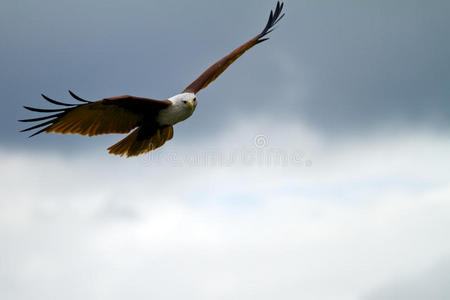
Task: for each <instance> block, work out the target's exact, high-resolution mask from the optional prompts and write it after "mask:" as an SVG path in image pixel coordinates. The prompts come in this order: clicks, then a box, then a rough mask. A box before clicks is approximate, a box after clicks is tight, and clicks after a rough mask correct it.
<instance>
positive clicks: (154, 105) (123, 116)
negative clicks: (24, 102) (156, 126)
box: [19, 91, 171, 136]
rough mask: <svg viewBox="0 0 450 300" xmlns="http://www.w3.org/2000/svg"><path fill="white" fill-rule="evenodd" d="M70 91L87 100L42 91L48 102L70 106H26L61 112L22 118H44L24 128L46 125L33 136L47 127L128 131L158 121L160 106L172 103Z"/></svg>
mask: <svg viewBox="0 0 450 300" xmlns="http://www.w3.org/2000/svg"><path fill="white" fill-rule="evenodd" d="M69 93H70V95H71V96H72V97H73V98H75V99H76V100H78V101H81V102H83V103H82V104H66V103H63V102H59V101H56V100H53V99H50V98H49V97H47V96H45V95H42V97H43V98H44V99H45V100H47V101H48V102H50V103H53V104H56V105H60V106H67V108H61V109H40V108H34V107H28V106H26V107H25V108H26V109H28V110H30V111H34V112H40V113H53V112H57V113H56V114H52V115H48V116H43V117H39V118H32V119H24V120H19V121H21V122H37V121H44V122H42V123H40V124H37V125H34V126H31V127H29V128H26V129H24V130H22V132H25V131H29V130H33V129H36V128H40V127H43V126H46V127H45V128H43V129H40V130H39V131H37V132H35V133H34V134H32V135H31V136H34V135H36V134H39V133H41V132H44V131H45V132H55V133H62V134H66V133H72V134H81V135H88V136H93V135H99V134H106V133H127V132H129V131H130V130H132V129H134V128H136V127H137V126H139V125H140V124H143V123H144V122H154V118H155V117H156V115H157V114H158V112H159V110H161V109H163V108H166V107H167V106H169V105H171V102H170V101H169V100H154V99H149V98H141V97H134V96H129V95H124V96H119V97H113V98H105V99H102V100H98V101H95V102H91V101H88V100H85V99H82V98H80V97H78V96H77V95H75V94H74V93H72V92H70V91H69ZM48 119H51V120H48ZM45 120H47V121H45Z"/></svg>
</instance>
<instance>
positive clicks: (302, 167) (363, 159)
mask: <svg viewBox="0 0 450 300" xmlns="http://www.w3.org/2000/svg"><path fill="white" fill-rule="evenodd" d="M257 136H264V137H265V138H266V140H265V141H264V143H263V144H261V143H258V144H255V137H257ZM161 150H162V151H160V152H159V153H160V155H159V156H156V157H153V156H144V157H140V158H136V159H119V158H116V157H112V156H108V155H107V154H106V153H105V152H104V150H101V151H100V150H94V151H90V150H88V149H86V150H83V151H81V152H80V153H78V154H76V155H74V154H73V153H72V154H70V155H63V154H61V153H59V152H58V151H57V150H54V151H53V152H47V151H46V152H41V151H37V152H32V151H24V150H16V151H11V150H10V149H5V148H2V149H1V150H0V165H2V172H1V173H0V174H1V175H0V176H1V178H0V182H1V184H0V185H1V186H0V189H1V190H2V197H1V200H0V240H1V242H0V243H1V244H0V249H1V250H0V251H1V253H0V254H1V255H0V257H1V265H2V267H1V268H0V278H2V279H4V280H1V281H0V282H1V288H0V296H1V298H5V299H14V300H15V299H29V298H33V299H48V298H64V299H80V298H83V299H98V298H109V299H123V298H125V297H127V298H130V297H131V298H134V299H148V298H156V299H179V298H181V297H182V298H183V299H211V298H220V297H223V298H233V299H248V298H260V299H273V298H304V299H321V300H322V299H324V300H328V299H333V300H335V299H361V297H365V296H366V295H368V293H369V292H371V291H373V290H374V289H375V288H377V287H379V286H382V285H383V284H385V283H386V282H389V281H390V280H393V279H395V278H402V277H404V276H406V274H410V273H418V272H420V271H421V270H423V269H424V268H426V267H428V266H429V265H430V263H431V262H434V261H436V260H438V259H440V258H442V257H446V256H448V255H449V254H450V242H448V239H447V238H446V237H447V236H448V228H449V226H450V223H449V219H448V215H449V213H450V205H449V202H448V197H449V196H450V186H449V185H448V178H449V175H450V174H449V171H448V170H450V168H449V167H448V166H449V165H450V161H449V158H448V153H449V150H450V144H449V143H448V139H446V138H445V137H443V136H440V135H435V134H430V133H429V132H416V133H407V134H406V133H401V134H395V133H391V134H389V133H382V134H381V133H380V134H379V135H378V136H370V137H366V138H365V139H361V140H354V139H353V140H352V139H348V140H339V141H334V142H333V141H330V140H328V139H326V138H324V136H322V135H320V133H317V132H314V131H312V130H311V129H309V128H308V127H304V126H300V125H298V124H297V123H289V122H280V123H278V124H277V125H276V126H274V125H273V123H268V122H266V121H265V120H264V119H263V118H262V119H259V120H258V119H255V120H251V122H240V123H236V124H235V126H234V128H232V130H230V131H229V133H228V134H221V135H217V136H216V137H214V138H213V139H211V140H209V141H208V142H206V141H205V140H203V139H201V140H198V141H197V142H195V143H187V142H183V141H172V142H171V143H169V144H168V145H167V147H164V148H163V149H161ZM274 150H282V151H281V152H280V151H274ZM296 151H300V152H301V154H302V156H300V157H301V160H287V161H286V162H285V163H284V164H275V163H273V161H270V164H268V162H267V160H262V161H258V160H257V159H252V160H246V159H243V158H242V156H236V158H235V160H232V161H231V162H230V160H227V164H221V163H219V161H217V160H214V159H215V158H217V155H218V154H222V155H224V156H226V157H230V156H229V155H230V153H233V152H235V153H239V154H242V153H244V154H245V153H253V154H254V156H253V157H256V156H257V155H260V157H261V155H262V157H263V158H264V157H267V156H264V155H268V154H269V153H282V154H285V153H288V154H290V153H296ZM211 153H212V154H215V156H214V155H213V156H212V157H215V158H211ZM243 157H245V155H244V156H243ZM193 158H195V159H193ZM306 161H310V164H309V165H306V164H304V162H306ZM299 162H300V163H299ZM425 284H426V283H425ZM442 293H447V292H446V291H445V290H444V291H442ZM398 299H400V298H398Z"/></svg>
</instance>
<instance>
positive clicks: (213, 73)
mask: <svg viewBox="0 0 450 300" xmlns="http://www.w3.org/2000/svg"><path fill="white" fill-rule="evenodd" d="M283 5H284V4H283V3H280V2H279V1H278V2H277V6H276V8H275V11H270V15H269V20H268V21H267V24H266V27H264V29H263V31H262V32H261V33H260V34H258V35H257V36H255V37H254V38H252V39H250V40H249V41H247V42H245V43H244V44H242V45H241V46H239V47H237V48H236V49H235V50H233V51H232V52H231V53H230V54H228V55H227V56H225V57H223V58H222V59H220V60H219V61H217V62H216V63H215V64H213V65H212V66H210V67H209V68H208V69H207V70H206V71H204V72H203V73H202V74H201V75H200V76H199V77H198V78H197V79H196V80H195V81H194V82H192V83H191V84H190V85H189V86H188V87H186V88H185V89H184V92H186V93H194V94H197V93H198V92H199V91H200V90H202V89H204V88H206V87H207V86H208V85H209V84H210V83H211V82H213V81H214V80H216V78H217V77H219V75H220V74H222V73H223V72H224V71H225V70H226V69H227V68H228V67H229V66H230V65H231V64H232V63H233V62H234V61H236V59H238V58H239V57H241V56H242V55H243V54H244V53H245V52H246V51H247V50H249V49H250V48H252V47H253V46H255V45H257V44H259V43H262V42H264V41H266V40H268V39H269V38H264V37H265V36H266V35H268V34H269V33H270V32H272V31H273V29H274V26H275V25H276V24H277V23H278V22H279V21H280V20H281V19H282V18H283V17H284V14H281V12H282V10H283Z"/></svg>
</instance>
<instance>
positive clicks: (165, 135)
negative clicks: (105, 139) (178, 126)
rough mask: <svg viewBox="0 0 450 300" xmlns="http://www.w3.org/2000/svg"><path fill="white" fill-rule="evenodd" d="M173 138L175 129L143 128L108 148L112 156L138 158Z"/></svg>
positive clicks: (165, 127)
mask: <svg viewBox="0 0 450 300" xmlns="http://www.w3.org/2000/svg"><path fill="white" fill-rule="evenodd" d="M172 137H173V127H172V126H164V127H155V126H145V125H144V126H141V127H138V128H137V129H136V130H134V131H133V132H132V133H131V134H129V135H128V136H126V137H125V138H124V139H122V140H121V141H119V142H117V143H116V144H114V145H112V146H111V147H109V148H108V150H109V153H110V154H114V155H120V156H123V155H126V156H127V157H131V156H138V155H140V154H143V153H147V152H149V151H152V150H155V149H157V148H159V147H161V146H162V145H164V143H165V142H166V141H168V140H170V139H172Z"/></svg>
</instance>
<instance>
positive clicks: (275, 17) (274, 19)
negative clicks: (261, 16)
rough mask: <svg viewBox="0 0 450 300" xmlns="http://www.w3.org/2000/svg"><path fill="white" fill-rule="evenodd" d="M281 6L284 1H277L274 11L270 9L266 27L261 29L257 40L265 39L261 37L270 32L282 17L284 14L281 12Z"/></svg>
mask: <svg viewBox="0 0 450 300" xmlns="http://www.w3.org/2000/svg"><path fill="white" fill-rule="evenodd" d="M283 6H284V3H283V2H280V1H278V2H277V6H276V7H275V11H273V10H271V11H270V15H269V20H268V21H267V24H266V27H264V29H263V31H261V33H260V37H259V39H258V42H259V41H261V40H264V41H266V39H261V38H262V37H264V36H266V35H268V34H269V33H271V32H272V31H273V30H274V29H275V28H274V26H275V25H276V24H277V23H278V22H279V21H280V20H281V19H282V18H283V17H284V15H285V14H284V13H283V14H281V12H282V10H283Z"/></svg>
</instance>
